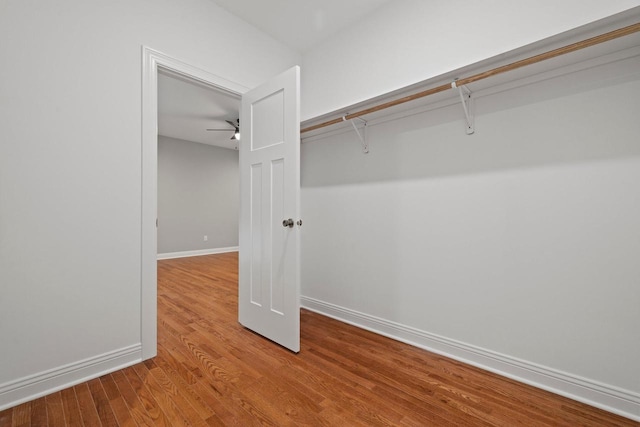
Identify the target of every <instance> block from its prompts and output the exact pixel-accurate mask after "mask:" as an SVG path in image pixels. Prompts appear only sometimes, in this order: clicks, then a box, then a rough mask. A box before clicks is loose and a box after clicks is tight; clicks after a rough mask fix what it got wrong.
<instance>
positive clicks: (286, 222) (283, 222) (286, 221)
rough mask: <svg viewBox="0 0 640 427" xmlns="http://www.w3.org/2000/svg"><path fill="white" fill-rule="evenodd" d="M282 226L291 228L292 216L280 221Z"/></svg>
mask: <svg viewBox="0 0 640 427" xmlns="http://www.w3.org/2000/svg"><path fill="white" fill-rule="evenodd" d="M282 226H283V227H289V228H293V218H289V219H285V220H284V221H282Z"/></svg>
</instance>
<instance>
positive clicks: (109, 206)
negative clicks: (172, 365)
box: [0, 0, 299, 409]
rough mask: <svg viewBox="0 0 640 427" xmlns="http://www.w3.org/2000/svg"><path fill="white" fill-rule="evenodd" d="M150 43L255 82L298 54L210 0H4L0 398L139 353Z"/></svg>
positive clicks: (0, 37) (0, 12)
mask: <svg viewBox="0 0 640 427" xmlns="http://www.w3.org/2000/svg"><path fill="white" fill-rule="evenodd" d="M142 45H146V46H149V47H151V48H153V49H157V50H159V51H161V52H164V53H166V54H168V55H171V56H174V57H176V58H178V59H180V60H183V61H185V62H187V63H190V64H192V65H195V66H197V67H200V68H202V69H204V70H207V71H209V72H211V73H214V74H217V75H219V76H221V77H223V78H226V79H228V80H232V81H234V82H237V83H238V84H241V85H244V86H246V87H252V86H255V85H257V84H259V83H261V82H262V81H264V80H266V79H267V78H269V77H270V76H272V75H275V74H277V73H280V72H281V71H283V70H284V69H286V68H289V67H290V66H292V65H294V64H296V63H298V62H299V56H298V55H297V54H296V53H295V52H293V51H292V50H290V49H288V48H285V47H283V46H282V45H280V44H278V43H277V42H275V41H273V40H272V39H270V38H267V37H266V36H264V35H263V34H262V33H260V32H259V31H258V30H256V29H254V28H252V27H250V26H249V25H248V24H245V23H243V22H242V21H240V20H238V19H236V18H234V17H233V16H231V15H229V14H228V13H226V12H224V11H223V10H222V9H220V8H218V7H217V6H215V4H214V3H213V2H211V1H209V0H184V1H174V0H153V1H151V0H126V1H125V0H120V1H103V2H94V1H92V2H86V1H81V0H63V1H56V2H42V1H37V0H3V1H2V2H1V3H0V58H2V67H0V132H1V137H0V294H1V296H0V342H2V351H1V352H0V353H1V356H0V409H1V408H3V407H4V406H6V405H7V404H10V403H11V402H15V401H16V399H22V398H24V397H25V396H28V395H29V393H38V392H40V391H42V390H43V389H45V388H46V387H48V386H49V385H52V386H57V385H59V384H60V381H63V380H64V379H71V380H79V379H81V378H82V377H83V375H95V372H97V371H99V370H100V369H103V368H107V369H108V368H113V367H114V366H115V365H117V364H123V363H130V362H131V361H132V360H134V359H135V358H136V357H139V344H140V339H141V338H140V269H141V265H140V250H141V249H140V242H141V240H140V239H141V237H140V234H141V227H140V221H141V206H140V204H141V136H140V135H141V118H140V117H141V80H142V79H141V75H142V70H141V63H142V53H141V47H142ZM230 46H232V47H233V49H230ZM84 368H86V369H85V370H83V369H84ZM69 372H71V374H69ZM74 372H75V373H74ZM58 374H64V375H62V377H56V375H58ZM74 375H75V376H74ZM50 377H51V378H53V379H52V381H53V382H49V383H47V382H45V383H43V384H38V383H37V381H39V380H42V379H45V378H50ZM56 381H57V382H56ZM22 386H24V387H25V388H22V389H20V387H22Z"/></svg>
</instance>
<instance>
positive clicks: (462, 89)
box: [451, 81, 475, 135]
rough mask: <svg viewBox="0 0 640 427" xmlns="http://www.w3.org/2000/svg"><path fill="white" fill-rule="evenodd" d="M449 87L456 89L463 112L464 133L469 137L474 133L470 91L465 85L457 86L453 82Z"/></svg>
mask: <svg viewBox="0 0 640 427" xmlns="http://www.w3.org/2000/svg"><path fill="white" fill-rule="evenodd" d="M451 87H452V88H453V89H458V94H459V95H460V103H461V104H462V109H463V110H464V118H465V121H466V125H467V128H466V131H467V135H471V134H472V133H473V132H475V128H474V123H473V122H474V120H473V119H474V114H473V110H474V108H473V104H474V102H473V98H472V97H471V91H470V90H469V88H468V87H466V86H465V85H462V86H458V85H457V84H456V82H455V81H453V82H451Z"/></svg>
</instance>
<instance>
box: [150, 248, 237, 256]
mask: <svg viewBox="0 0 640 427" xmlns="http://www.w3.org/2000/svg"><path fill="white" fill-rule="evenodd" d="M238 249H239V248H238V246H231V247H229V248H213V249H199V250H197V251H183V252H167V253H164V254H158V259H172V258H186V257H190V256H200V255H214V254H224V253H227V252H238Z"/></svg>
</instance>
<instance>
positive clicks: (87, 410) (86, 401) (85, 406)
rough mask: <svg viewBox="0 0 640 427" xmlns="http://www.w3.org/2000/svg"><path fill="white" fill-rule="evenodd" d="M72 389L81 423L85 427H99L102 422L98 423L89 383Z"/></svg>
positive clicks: (98, 418) (98, 417) (98, 419)
mask: <svg viewBox="0 0 640 427" xmlns="http://www.w3.org/2000/svg"><path fill="white" fill-rule="evenodd" d="M73 389H74V390H75V392H76V399H78V406H79V407H80V415H81V416H82V423H83V424H84V425H85V426H101V425H102V422H101V421H100V416H98V409H97V408H96V404H95V403H94V402H93V398H92V397H91V390H89V383H82V384H78V385H76V386H74V387H73Z"/></svg>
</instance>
